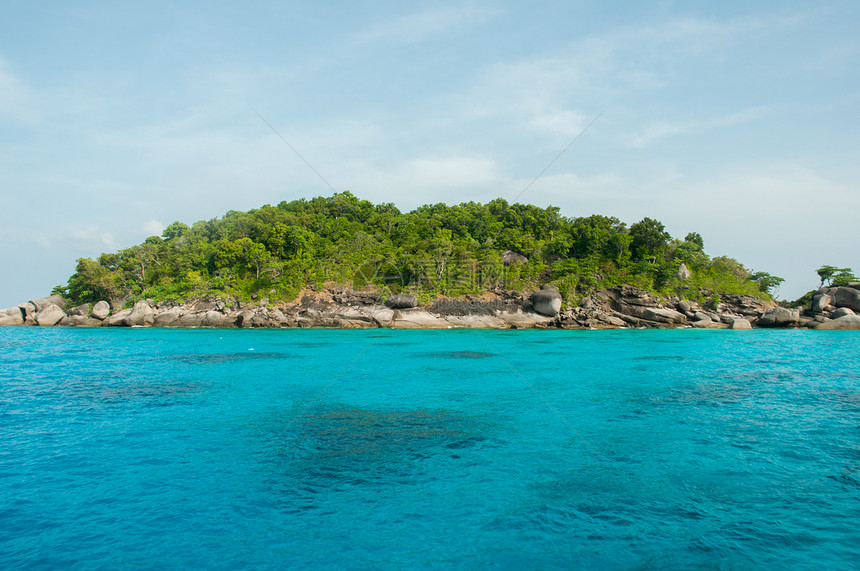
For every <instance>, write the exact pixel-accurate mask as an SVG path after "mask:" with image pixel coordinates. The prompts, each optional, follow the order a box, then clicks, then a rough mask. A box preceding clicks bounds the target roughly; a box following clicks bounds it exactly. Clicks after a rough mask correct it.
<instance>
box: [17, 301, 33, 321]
mask: <svg viewBox="0 0 860 571" xmlns="http://www.w3.org/2000/svg"><path fill="white" fill-rule="evenodd" d="M18 309H20V310H21V313H22V314H23V315H24V319H27V318H29V319H30V320H31V321H32V320H33V318H34V317H35V315H36V306H35V305H33V304H32V303H30V302H29V301H28V302H27V303H19V304H18Z"/></svg>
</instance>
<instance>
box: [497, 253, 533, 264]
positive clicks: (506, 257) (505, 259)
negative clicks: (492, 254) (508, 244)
mask: <svg viewBox="0 0 860 571" xmlns="http://www.w3.org/2000/svg"><path fill="white" fill-rule="evenodd" d="M528 261H529V259H528V258H526V257H525V256H523V255H522V254H517V253H516V252H513V251H511V250H507V251H506V252H504V253H503V254H502V263H503V264H505V265H506V266H510V265H511V264H514V263H517V262H519V263H526V262H528Z"/></svg>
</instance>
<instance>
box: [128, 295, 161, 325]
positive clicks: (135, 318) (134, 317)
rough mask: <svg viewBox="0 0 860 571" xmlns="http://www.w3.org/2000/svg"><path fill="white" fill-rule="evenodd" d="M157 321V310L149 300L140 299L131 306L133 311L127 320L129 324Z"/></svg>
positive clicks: (150, 323) (146, 323)
mask: <svg viewBox="0 0 860 571" xmlns="http://www.w3.org/2000/svg"><path fill="white" fill-rule="evenodd" d="M154 321H155V310H154V309H153V308H152V306H151V305H149V302H148V301H144V300H141V301H138V302H137V303H135V304H134V307H132V308H131V313H130V314H129V315H128V317H127V318H126V320H125V324H126V325H128V326H135V325H137V326H142V325H152V323H153V322H154Z"/></svg>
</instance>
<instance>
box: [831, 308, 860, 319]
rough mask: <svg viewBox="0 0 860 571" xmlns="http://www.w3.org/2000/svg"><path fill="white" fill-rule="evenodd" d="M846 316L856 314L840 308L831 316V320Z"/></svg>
mask: <svg viewBox="0 0 860 571" xmlns="http://www.w3.org/2000/svg"><path fill="white" fill-rule="evenodd" d="M846 315H856V314H855V313H854V312H853V311H851V310H850V309H849V308H847V307H840V308H839V309H837V310H836V311H834V312H833V313H831V314H830V319H839V318H840V317H844V316H846Z"/></svg>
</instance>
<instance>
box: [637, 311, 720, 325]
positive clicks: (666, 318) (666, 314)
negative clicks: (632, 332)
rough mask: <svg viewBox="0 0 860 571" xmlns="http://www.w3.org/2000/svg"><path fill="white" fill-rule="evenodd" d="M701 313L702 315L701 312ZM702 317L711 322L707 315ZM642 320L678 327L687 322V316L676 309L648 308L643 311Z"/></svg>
mask: <svg viewBox="0 0 860 571" xmlns="http://www.w3.org/2000/svg"><path fill="white" fill-rule="evenodd" d="M699 313H700V314H701V312H699ZM702 316H703V317H704V319H707V320H708V321H711V318H710V317H708V316H707V315H704V314H702ZM642 318H643V319H647V320H649V321H656V322H658V323H675V324H678V325H680V324H682V323H686V322H687V316H686V315H684V314H683V313H681V312H680V311H675V310H674V309H668V308H666V307H646V308H645V309H644V310H643V311H642ZM697 321H703V319H698V320H697Z"/></svg>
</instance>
